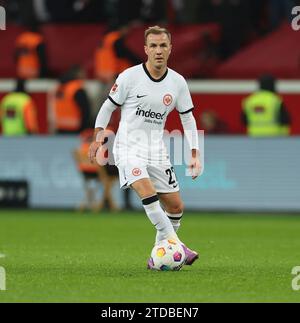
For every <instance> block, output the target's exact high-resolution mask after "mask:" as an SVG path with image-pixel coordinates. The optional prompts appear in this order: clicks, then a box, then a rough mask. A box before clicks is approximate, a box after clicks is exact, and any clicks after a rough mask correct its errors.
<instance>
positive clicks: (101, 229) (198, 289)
mask: <svg viewBox="0 0 300 323" xmlns="http://www.w3.org/2000/svg"><path fill="white" fill-rule="evenodd" d="M299 232H300V218H299V216H294V215H293V216H290V215H276V216H275V215H273V216H272V215H250V214H248V215H247V214H244V215H243V214H240V215H239V214H235V215H230V214H222V215H221V214H219V215H215V214H206V215H205V214H201V215H199V216H198V215H197V214H196V213H186V214H185V216H184V219H183V226H182V229H181V232H180V237H181V238H182V240H183V241H185V242H186V243H187V245H188V246H190V247H191V248H194V249H196V250H198V251H199V252H200V255H201V258H200V260H198V261H197V262H196V263H195V264H194V265H193V266H191V267H188V266H185V267H184V268H183V270H182V271H180V272H152V271H149V270H146V260H147V258H148V257H149V254H150V251H151V248H152V241H153V239H154V235H155V232H154V230H153V228H152V226H151V223H150V222H149V221H148V219H147V218H146V215H144V214H143V213H138V212H137V213H126V212H120V213H119V214H105V213H102V214H98V215H96V214H78V213H75V212H60V211H51V212H50V211H4V210H2V211H0V254H5V258H0V266H3V267H5V269H6V275H7V290H6V291H0V302H299V301H300V291H298V292H296V291H293V290H292V288H291V281H292V278H293V276H292V275H291V270H292V268H293V267H294V266H296V265H300V258H299V253H300V252H299V250H300V239H299Z"/></svg>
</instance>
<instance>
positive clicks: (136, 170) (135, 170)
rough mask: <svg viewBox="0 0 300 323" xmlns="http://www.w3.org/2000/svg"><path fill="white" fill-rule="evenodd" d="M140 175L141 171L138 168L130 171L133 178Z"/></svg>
mask: <svg viewBox="0 0 300 323" xmlns="http://www.w3.org/2000/svg"><path fill="white" fill-rule="evenodd" d="M141 174H142V171H141V170H140V169H139V168H134V169H133V170H132V175H133V176H140V175H141Z"/></svg>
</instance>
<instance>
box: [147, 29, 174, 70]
mask: <svg viewBox="0 0 300 323" xmlns="http://www.w3.org/2000/svg"><path fill="white" fill-rule="evenodd" d="M171 49H172V45H171V42H170V39H169V37H168V35H167V34H165V33H162V34H159V35H155V34H150V35H148V37H147V43H146V45H145V53H146V54H147V56H148V62H149V63H150V64H151V66H153V67H154V68H156V69H161V68H165V67H166V66H167V62H168V59H169V56H170V54H171Z"/></svg>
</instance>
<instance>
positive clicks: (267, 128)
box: [242, 75, 290, 137]
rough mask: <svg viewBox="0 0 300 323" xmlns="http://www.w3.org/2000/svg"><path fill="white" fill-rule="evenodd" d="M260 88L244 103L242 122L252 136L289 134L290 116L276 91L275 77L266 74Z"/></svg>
mask: <svg viewBox="0 0 300 323" xmlns="http://www.w3.org/2000/svg"><path fill="white" fill-rule="evenodd" d="M259 85H260V86H259V87H260V89H259V90H258V91H257V92H255V93H253V94H251V95H250V96H248V97H247V98H246V99H245V100H244V101H243V103H242V105H243V111H242V122H243V124H244V125H246V127H247V133H248V135H249V136H252V137H272V136H284V135H289V132H290V116H289V113H288V111H287V109H286V107H285V105H284V103H283V101H282V99H281V97H280V96H279V95H278V94H277V93H276V88H275V79H274V78H273V77H272V76H270V75H264V76H262V77H261V78H260V80H259Z"/></svg>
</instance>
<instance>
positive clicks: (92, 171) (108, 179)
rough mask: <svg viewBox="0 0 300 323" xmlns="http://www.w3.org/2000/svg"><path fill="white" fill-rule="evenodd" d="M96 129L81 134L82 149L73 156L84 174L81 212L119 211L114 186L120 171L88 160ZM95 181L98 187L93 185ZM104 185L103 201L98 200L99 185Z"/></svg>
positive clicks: (78, 149)
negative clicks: (113, 191)
mask: <svg viewBox="0 0 300 323" xmlns="http://www.w3.org/2000/svg"><path fill="white" fill-rule="evenodd" d="M93 134H94V129H86V130H84V131H82V132H81V133H80V138H81V144H80V147H78V148H77V149H75V150H74V152H73V156H74V160H75V162H76V165H77V169H78V171H79V172H80V173H81V174H82V177H83V180H84V190H85V199H84V201H83V202H82V203H81V204H80V207H79V210H80V211H84V210H86V209H92V210H94V211H99V210H101V209H102V208H103V207H108V208H109V209H110V210H117V209H118V208H117V206H116V205H115V202H114V199H113V195H112V192H111V190H112V186H113V184H114V183H115V181H116V180H117V179H118V169H117V167H116V166H112V165H104V166H99V165H98V164H96V163H93V164H92V163H91V162H90V161H89V159H88V149H89V146H90V144H91V142H92V139H93ZM93 181H95V182H96V186H95V185H94V186H93V185H92V184H93V183H92V182H93ZM100 183H102V185H103V197H102V199H101V200H98V199H97V198H96V195H97V191H98V189H99V184H100ZM97 184H98V185H97Z"/></svg>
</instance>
